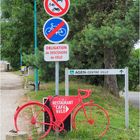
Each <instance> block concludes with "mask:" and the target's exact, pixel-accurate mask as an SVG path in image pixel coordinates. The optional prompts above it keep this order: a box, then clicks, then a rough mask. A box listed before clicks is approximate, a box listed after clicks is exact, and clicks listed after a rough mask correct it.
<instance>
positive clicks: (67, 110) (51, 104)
mask: <svg viewBox="0 0 140 140" xmlns="http://www.w3.org/2000/svg"><path fill="white" fill-rule="evenodd" d="M81 92H83V93H85V94H84V95H83V94H81ZM90 95H91V90H83V89H79V90H78V95H77V96H55V97H52V96H48V97H47V99H46V101H45V103H44V104H42V103H40V102H37V101H30V102H28V103H26V104H24V105H22V106H20V107H18V108H17V110H16V112H15V115H14V125H15V128H16V130H17V132H18V131H20V130H21V128H20V127H19V126H20V125H19V124H20V122H21V120H23V118H22V117H24V119H25V121H26V122H27V123H28V124H29V125H30V127H29V128H32V127H36V125H39V126H40V125H41V126H40V127H38V126H37V128H41V127H42V126H43V127H42V128H45V127H46V129H43V130H45V131H42V133H43V134H42V133H41V135H40V137H39V140H40V139H43V138H44V137H46V136H47V135H48V133H49V132H50V130H51V129H53V130H54V131H56V132H61V131H63V130H64V131H65V128H64V122H65V120H66V119H67V118H68V116H69V115H70V114H71V113H72V119H71V123H72V128H73V129H75V130H76V129H77V128H78V127H79V128H80V127H85V125H86V126H87V127H90V128H91V129H92V130H94V131H93V132H94V136H95V135H96V134H97V135H96V136H95V137H98V138H99V137H103V136H104V135H105V134H106V132H107V130H108V129H109V124H110V119H109V115H108V112H107V111H106V110H105V109H104V108H102V107H101V106H99V105H98V104H94V101H93V100H90V101H89V102H83V99H86V98H88V97H89V96H90ZM28 111H31V112H32V113H31V116H29V117H28ZM42 113H44V114H45V113H46V118H47V120H46V119H43V118H42ZM81 116H82V117H81ZM20 117H21V119H20ZM40 118H42V119H41V120H40ZM79 118H80V119H79ZM81 118H82V119H81ZM44 120H45V121H44ZM82 125H83V126H82ZM21 126H22V123H21ZM23 128H24V127H23ZM25 130H26V129H25ZM35 130H36V129H35ZM77 130H78V129H77ZM95 130H97V131H95ZM38 134H39V133H38ZM92 134H93V133H92ZM30 137H32V135H31V136H30V135H29V138H30Z"/></svg>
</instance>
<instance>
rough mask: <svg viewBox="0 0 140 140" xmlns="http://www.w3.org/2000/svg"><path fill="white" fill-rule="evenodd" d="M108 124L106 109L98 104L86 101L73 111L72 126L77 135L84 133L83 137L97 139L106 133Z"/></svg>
mask: <svg viewBox="0 0 140 140" xmlns="http://www.w3.org/2000/svg"><path fill="white" fill-rule="evenodd" d="M109 124H110V119H109V116H108V113H107V111H106V110H105V109H104V108H102V107H101V106H99V105H98V104H93V103H92V102H88V103H84V104H83V105H82V106H80V107H79V108H78V109H77V110H76V112H75V113H74V115H73V124H72V127H73V128H74V129H75V131H76V134H77V135H79V134H80V135H81V133H84V136H85V138H91V139H98V138H101V137H103V136H104V135H105V134H106V132H107V130H108V129H109ZM82 136H83V135H82Z"/></svg>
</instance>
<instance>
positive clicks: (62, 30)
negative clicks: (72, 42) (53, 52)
mask: <svg viewBox="0 0 140 140" xmlns="http://www.w3.org/2000/svg"><path fill="white" fill-rule="evenodd" d="M68 33H69V26H68V24H67V22H66V21H65V20H64V19H62V18H58V17H57V18H50V19H48V20H47V21H46V22H45V24H44V26H43V34H44V36H45V38H46V39H47V40H48V41H49V42H51V43H60V42H62V41H64V40H65V39H66V38H67V36H68Z"/></svg>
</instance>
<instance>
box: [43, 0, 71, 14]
mask: <svg viewBox="0 0 140 140" xmlns="http://www.w3.org/2000/svg"><path fill="white" fill-rule="evenodd" d="M69 6H70V2H69V0H44V9H45V11H46V12H47V13H48V14H49V15H50V16H54V17H60V16H63V15H64V14H66V13H67V11H68V10H69Z"/></svg>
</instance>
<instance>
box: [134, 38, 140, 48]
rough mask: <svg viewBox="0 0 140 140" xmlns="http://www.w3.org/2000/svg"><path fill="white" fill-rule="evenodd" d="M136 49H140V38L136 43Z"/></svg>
mask: <svg viewBox="0 0 140 140" xmlns="http://www.w3.org/2000/svg"><path fill="white" fill-rule="evenodd" d="M134 47H135V49H140V40H138V42H137V43H136V44H135V45H134Z"/></svg>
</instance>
